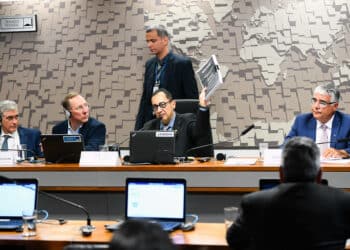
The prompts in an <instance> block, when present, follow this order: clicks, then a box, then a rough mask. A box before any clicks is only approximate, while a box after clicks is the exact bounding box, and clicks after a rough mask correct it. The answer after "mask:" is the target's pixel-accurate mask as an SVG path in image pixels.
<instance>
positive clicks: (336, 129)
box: [284, 111, 350, 154]
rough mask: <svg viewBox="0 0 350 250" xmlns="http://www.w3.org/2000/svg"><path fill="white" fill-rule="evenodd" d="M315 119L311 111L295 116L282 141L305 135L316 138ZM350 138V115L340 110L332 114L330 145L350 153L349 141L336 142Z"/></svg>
mask: <svg viewBox="0 0 350 250" xmlns="http://www.w3.org/2000/svg"><path fill="white" fill-rule="evenodd" d="M316 125H317V123H316V119H315V118H314V117H313V115H312V113H306V114H301V115H298V116H297V117H296V118H295V121H294V124H293V126H292V129H291V131H290V132H289V134H288V135H287V136H286V138H285V141H284V143H286V142H287V140H289V139H290V138H292V137H294V136H306V137H309V138H311V139H313V140H314V141H315V140H316ZM343 138H350V116H349V115H347V114H344V113H342V112H340V111H336V112H335V114H334V119H333V124H332V131H331V138H330V142H331V143H330V146H331V147H332V148H336V149H344V150H346V152H348V153H349V154H350V141H347V142H338V141H337V140H339V139H343Z"/></svg>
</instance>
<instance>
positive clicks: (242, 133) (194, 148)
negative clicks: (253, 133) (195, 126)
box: [185, 124, 255, 156]
mask: <svg viewBox="0 0 350 250" xmlns="http://www.w3.org/2000/svg"><path fill="white" fill-rule="evenodd" d="M254 127H255V125H254V124H252V125H250V126H249V127H247V128H246V129H244V130H243V131H242V132H241V133H240V134H239V135H238V136H237V137H235V138H233V139H231V140H227V141H225V142H234V141H236V140H238V139H239V138H241V136H243V135H245V134H247V133H248V132H249V131H250V130H252V129H253V128H254ZM219 143H222V142H217V143H210V144H205V145H201V146H197V147H193V148H190V149H188V150H186V152H185V155H186V156H187V155H188V153H189V152H191V151H193V150H197V149H201V148H205V147H210V146H214V145H217V144H219Z"/></svg>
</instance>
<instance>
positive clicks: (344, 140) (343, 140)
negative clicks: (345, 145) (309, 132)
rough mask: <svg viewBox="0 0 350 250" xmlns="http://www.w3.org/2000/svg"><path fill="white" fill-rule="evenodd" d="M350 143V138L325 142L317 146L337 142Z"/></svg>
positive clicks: (318, 143)
mask: <svg viewBox="0 0 350 250" xmlns="http://www.w3.org/2000/svg"><path fill="white" fill-rule="evenodd" d="M348 141H350V138H341V139H338V140H336V141H324V142H317V143H316V144H317V145H321V144H327V143H330V144H331V143H337V142H348Z"/></svg>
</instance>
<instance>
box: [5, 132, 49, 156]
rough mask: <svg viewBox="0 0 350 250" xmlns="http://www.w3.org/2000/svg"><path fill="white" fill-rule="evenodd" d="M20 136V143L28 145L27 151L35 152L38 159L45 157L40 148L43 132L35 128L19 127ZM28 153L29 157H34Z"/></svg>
mask: <svg viewBox="0 0 350 250" xmlns="http://www.w3.org/2000/svg"><path fill="white" fill-rule="evenodd" d="M1 131H2V130H1V127H0V136H1ZM17 132H18V135H19V141H20V143H21V144H26V145H27V149H28V150H30V151H33V152H34V153H35V156H36V157H43V156H44V155H43V152H42V151H41V146H40V135H41V132H40V131H39V130H38V129H34V128H23V127H21V126H19V127H18V128H17ZM30 151H27V157H32V156H33V153H32V152H30Z"/></svg>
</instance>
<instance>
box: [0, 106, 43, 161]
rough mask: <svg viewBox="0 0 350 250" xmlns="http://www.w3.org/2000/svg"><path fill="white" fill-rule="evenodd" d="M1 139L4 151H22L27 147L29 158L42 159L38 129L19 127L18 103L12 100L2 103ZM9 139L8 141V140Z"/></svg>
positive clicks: (0, 110) (0, 116) (0, 111)
mask: <svg viewBox="0 0 350 250" xmlns="http://www.w3.org/2000/svg"><path fill="white" fill-rule="evenodd" d="M0 121H1V138H0V145H1V149H2V150H6V149H22V148H21V147H22V145H26V147H27V148H26V149H27V150H28V151H26V154H27V157H33V156H34V157H42V156H43V153H42V151H41V147H40V135H41V133H40V131H39V130H37V129H31V128H24V127H21V126H19V114H18V106H17V103H16V102H14V101H10V100H5V101H2V102H0ZM6 138H7V139H6Z"/></svg>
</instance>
